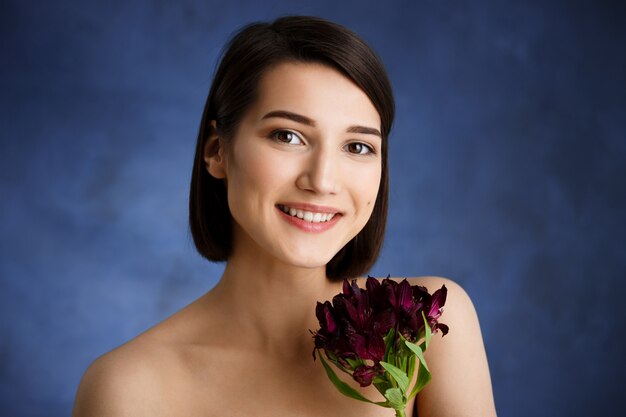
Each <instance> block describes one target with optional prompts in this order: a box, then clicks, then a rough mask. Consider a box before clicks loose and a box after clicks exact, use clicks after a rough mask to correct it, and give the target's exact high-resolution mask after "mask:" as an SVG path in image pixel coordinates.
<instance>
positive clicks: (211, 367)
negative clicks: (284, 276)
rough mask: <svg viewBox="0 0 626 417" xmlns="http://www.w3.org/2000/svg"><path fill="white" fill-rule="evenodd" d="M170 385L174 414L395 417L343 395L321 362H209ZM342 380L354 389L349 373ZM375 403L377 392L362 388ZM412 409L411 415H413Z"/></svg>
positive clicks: (275, 416)
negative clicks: (291, 364)
mask: <svg viewBox="0 0 626 417" xmlns="http://www.w3.org/2000/svg"><path fill="white" fill-rule="evenodd" d="M185 368H186V370H185V371H184V372H181V373H180V374H179V375H178V377H177V381H171V382H170V383H169V384H168V385H169V387H168V389H167V392H168V396H170V397H171V401H168V403H169V404H171V405H172V406H173V408H172V409H171V410H170V411H171V412H172V413H173V414H170V415H185V416H203V417H210V416H216V417H217V416H219V417H222V416H232V417H238V416H255V417H265V416H268V417H269V416H271V417H282V416H289V417H313V416H342V417H351V416H355V417H356V416H359V417H379V416H380V417H392V416H394V411H393V410H391V409H387V408H382V407H380V406H377V405H373V404H368V403H364V402H361V401H357V400H354V399H351V398H348V397H346V396H344V395H343V394H341V393H339V392H338V391H337V389H336V388H335V387H334V386H333V384H332V383H331V382H330V380H329V379H328V377H327V376H326V374H325V372H324V370H323V368H322V366H321V364H320V363H313V361H312V359H311V363H304V364H298V365H293V366H288V365H285V364H282V363H278V362H272V361H248V360H239V361H233V360H232V358H222V360H219V361H204V362H203V363H196V364H195V365H194V366H191V367H185ZM341 377H342V379H344V380H345V381H346V382H350V384H351V385H352V386H354V387H357V388H358V386H357V385H356V384H354V383H353V382H351V381H350V380H349V376H348V375H345V374H344V375H341ZM358 389H359V390H360V391H361V392H362V393H363V394H364V395H366V396H367V397H368V398H370V399H372V400H374V401H381V400H383V398H382V396H381V395H380V394H379V393H378V392H377V391H376V390H375V389H374V388H373V387H368V388H366V389H362V388H358ZM412 415H413V413H412V412H411V410H408V412H407V417H409V416H412Z"/></svg>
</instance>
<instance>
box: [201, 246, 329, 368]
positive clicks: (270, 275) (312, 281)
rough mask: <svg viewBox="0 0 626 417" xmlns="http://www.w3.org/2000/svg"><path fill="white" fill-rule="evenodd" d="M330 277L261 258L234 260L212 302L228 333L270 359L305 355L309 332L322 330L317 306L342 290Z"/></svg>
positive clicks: (309, 346)
mask: <svg viewBox="0 0 626 417" xmlns="http://www.w3.org/2000/svg"><path fill="white" fill-rule="evenodd" d="M340 288H341V283H337V282H331V281H329V280H328V279H327V278H326V268H325V267H324V266H322V267H319V268H299V267H294V266H292V265H285V264H281V263H280V262H264V261H263V257H262V256H261V257H259V256H254V254H250V256H245V255H238V256H233V257H232V258H231V259H230V260H229V262H228V264H227V266H226V269H225V271H224V274H223V276H222V278H221V280H220V282H219V283H218V284H217V286H216V287H215V288H214V289H213V290H212V291H211V293H210V294H209V297H210V298H211V299H212V302H213V303H214V305H215V306H217V307H218V309H217V311H219V314H220V316H222V319H224V320H225V322H226V323H233V327H231V328H230V329H228V332H229V333H231V332H234V333H236V335H235V334H233V337H235V336H237V337H238V339H239V340H245V341H246V345H247V346H250V347H252V348H254V349H255V350H257V351H259V352H262V353H267V354H280V355H281V356H284V355H285V354H293V355H301V353H302V351H303V350H306V351H307V352H310V351H311V350H312V348H313V344H312V340H311V334H310V332H309V329H311V330H314V329H316V328H317V327H318V323H317V320H316V318H315V305H316V301H321V302H323V301H324V300H326V299H329V298H330V297H332V295H334V294H336V293H337V292H339V291H340Z"/></svg>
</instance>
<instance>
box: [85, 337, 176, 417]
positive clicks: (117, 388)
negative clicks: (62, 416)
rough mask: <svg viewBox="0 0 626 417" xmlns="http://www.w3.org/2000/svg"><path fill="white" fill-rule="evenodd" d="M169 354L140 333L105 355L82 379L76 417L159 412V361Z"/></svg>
mask: <svg viewBox="0 0 626 417" xmlns="http://www.w3.org/2000/svg"><path fill="white" fill-rule="evenodd" d="M167 355H168V352H167V349H165V348H164V347H163V346H161V345H159V344H158V343H151V342H150V341H149V340H146V339H144V338H142V337H141V336H140V337H138V338H137V339H134V340H132V341H130V342H128V343H127V344H125V345H122V346H120V347H118V348H117V349H115V350H113V351H111V352H109V353H106V354H104V355H102V356H101V357H99V358H98V359H96V360H95V361H94V362H93V363H92V364H91V366H89V368H88V369H87V371H86V372H85V374H84V376H83V378H82V380H81V383H80V385H79V387H78V392H77V395H76V402H75V405H74V413H73V416H74V417H84V416H96V415H97V416H103V417H107V416H143V415H151V416H158V415H160V413H161V412H162V411H160V410H159V403H158V400H159V398H161V395H160V394H161V393H162V390H163V386H162V384H161V382H160V381H161V380H162V374H163V372H164V370H163V367H162V366H160V365H159V364H160V363H162V360H163V357H164V356H167ZM159 357H160V358H161V362H160V361H159Z"/></svg>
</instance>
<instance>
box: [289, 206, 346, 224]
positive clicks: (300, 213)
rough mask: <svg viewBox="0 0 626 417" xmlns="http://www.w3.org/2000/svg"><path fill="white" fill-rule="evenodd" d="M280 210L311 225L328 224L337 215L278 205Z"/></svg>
mask: <svg viewBox="0 0 626 417" xmlns="http://www.w3.org/2000/svg"><path fill="white" fill-rule="evenodd" d="M278 208H279V209H281V210H282V211H284V212H285V213H287V214H289V215H290V216H292V217H297V218H299V219H302V220H304V221H305V222H309V223H323V222H327V221H329V220H330V219H332V218H333V217H334V216H335V213H314V212H312V211H306V210H299V209H295V208H293V207H287V206H281V205H278Z"/></svg>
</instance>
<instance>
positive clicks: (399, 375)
mask: <svg viewBox="0 0 626 417" xmlns="http://www.w3.org/2000/svg"><path fill="white" fill-rule="evenodd" d="M380 364H381V365H382V367H383V368H385V370H386V371H387V372H389V374H391V376H392V377H393V379H395V380H396V382H397V383H398V386H399V387H400V389H401V390H402V393H403V394H405V393H406V391H407V389H409V377H408V376H406V374H405V373H404V371H403V370H402V369H400V368H398V367H396V366H394V365H392V364H390V363H387V362H383V361H381V362H380Z"/></svg>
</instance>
